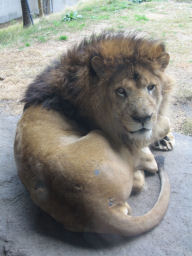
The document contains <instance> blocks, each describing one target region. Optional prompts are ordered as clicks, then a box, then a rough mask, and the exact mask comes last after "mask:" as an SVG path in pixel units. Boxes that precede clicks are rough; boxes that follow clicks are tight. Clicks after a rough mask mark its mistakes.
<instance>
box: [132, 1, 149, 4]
mask: <svg viewBox="0 0 192 256" xmlns="http://www.w3.org/2000/svg"><path fill="white" fill-rule="evenodd" d="M131 1H132V2H133V3H136V4H141V3H143V2H151V1H152V0H131Z"/></svg>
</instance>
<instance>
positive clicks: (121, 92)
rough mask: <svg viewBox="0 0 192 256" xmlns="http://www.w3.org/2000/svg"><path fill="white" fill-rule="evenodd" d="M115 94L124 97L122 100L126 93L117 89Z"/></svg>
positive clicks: (121, 89)
mask: <svg viewBox="0 0 192 256" xmlns="http://www.w3.org/2000/svg"><path fill="white" fill-rule="evenodd" d="M116 94H117V95H118V96H120V97H124V98H125V97H126V96H127V93H126V91H125V89H124V88H118V89H117V90H116Z"/></svg>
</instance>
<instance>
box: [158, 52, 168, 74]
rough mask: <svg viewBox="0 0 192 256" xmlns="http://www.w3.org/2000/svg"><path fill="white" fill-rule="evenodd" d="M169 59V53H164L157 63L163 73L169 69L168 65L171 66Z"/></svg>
mask: <svg viewBox="0 0 192 256" xmlns="http://www.w3.org/2000/svg"><path fill="white" fill-rule="evenodd" d="M169 59H170V56H169V54H168V53H166V52H165V53H163V54H162V55H161V56H160V57H159V58H158V59H157V62H158V64H159V65H160V69H161V70H162V71H164V70H165V69H166V67H167V65H168V64H169Z"/></svg>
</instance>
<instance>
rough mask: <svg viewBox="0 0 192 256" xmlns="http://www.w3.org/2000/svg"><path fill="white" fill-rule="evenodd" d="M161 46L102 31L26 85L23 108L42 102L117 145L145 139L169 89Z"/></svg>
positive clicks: (158, 114)
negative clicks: (115, 142)
mask: <svg viewBox="0 0 192 256" xmlns="http://www.w3.org/2000/svg"><path fill="white" fill-rule="evenodd" d="M168 63H169V55H168V54H167V53H166V51H165V47H164V45H163V44H162V43H161V42H159V41H155V40H148V39H145V38H141V37H139V36H138V35H136V34H127V35H126V34H124V33H109V32H107V33H102V34H101V35H100V36H95V35H93V36H92V37H91V38H90V39H86V40H84V41H83V42H82V43H81V44H80V45H79V46H77V47H74V48H73V49H72V50H69V51H68V52H67V54H66V55H63V56H62V57H61V60H60V61H59V62H58V63H56V64H55V66H53V67H50V68H48V69H47V70H46V71H44V72H43V73H42V74H41V75H40V76H38V77H37V79H36V80H35V81H34V83H33V84H31V85H30V86H29V88H28V90H27V92H26V96H25V98H24V101H25V102H26V107H28V106H30V105H32V104H43V105H44V106H45V107H48V108H55V109H58V110H61V111H63V112H64V113H65V114H67V115H68V114H69V112H70V113H72V114H70V115H71V116H70V117H71V118H73V119H77V120H78V121H81V120H83V121H85V122H84V123H86V124H88V126H89V127H91V129H94V128H99V129H102V130H103V131H104V132H105V133H107V134H108V135H109V136H110V137H112V138H113V139H115V140H118V141H121V142H123V143H126V144H127V143H132V142H138V143H142V144H145V143H149V142H150V141H152V138H153V132H154V130H155V129H156V126H157V125H158V118H159V116H160V115H163V114H164V110H165V108H166V105H167V102H168V96H169V92H170V89H171V83H170V80H169V78H168V77H167V76H166V74H165V73H164V70H165V68H166V67H167V65H168Z"/></svg>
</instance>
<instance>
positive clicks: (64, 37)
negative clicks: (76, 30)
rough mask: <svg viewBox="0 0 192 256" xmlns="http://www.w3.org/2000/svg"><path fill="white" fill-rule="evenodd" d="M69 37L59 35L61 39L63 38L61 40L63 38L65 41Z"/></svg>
mask: <svg viewBox="0 0 192 256" xmlns="http://www.w3.org/2000/svg"><path fill="white" fill-rule="evenodd" d="M67 39H68V37H67V36H60V37H59V40H61V41H62V40H63V41H66V40H67Z"/></svg>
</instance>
